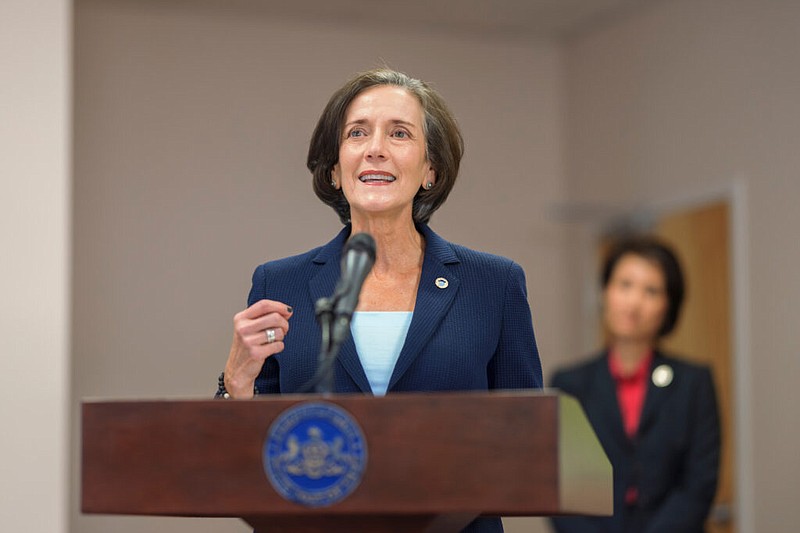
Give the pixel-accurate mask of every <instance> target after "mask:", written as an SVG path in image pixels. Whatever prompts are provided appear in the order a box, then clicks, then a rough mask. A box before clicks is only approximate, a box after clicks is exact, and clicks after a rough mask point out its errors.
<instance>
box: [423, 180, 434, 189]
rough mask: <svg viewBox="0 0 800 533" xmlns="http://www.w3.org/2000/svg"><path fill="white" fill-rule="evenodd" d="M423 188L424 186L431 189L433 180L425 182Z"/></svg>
mask: <svg viewBox="0 0 800 533" xmlns="http://www.w3.org/2000/svg"><path fill="white" fill-rule="evenodd" d="M425 188H426V189H428V190H431V189H433V182H432V181H429V182H428V183H426V184H425Z"/></svg>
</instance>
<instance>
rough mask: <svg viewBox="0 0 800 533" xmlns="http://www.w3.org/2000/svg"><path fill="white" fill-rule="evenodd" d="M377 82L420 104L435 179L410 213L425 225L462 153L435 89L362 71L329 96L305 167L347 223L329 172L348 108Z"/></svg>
mask: <svg viewBox="0 0 800 533" xmlns="http://www.w3.org/2000/svg"><path fill="white" fill-rule="evenodd" d="M380 85H394V86H397V87H402V88H403V89H405V90H407V91H408V92H409V93H411V94H412V95H414V96H415V97H416V98H417V100H419V102H420V105H421V106H422V110H423V112H424V115H425V121H424V124H423V130H424V133H425V141H426V147H425V151H426V155H427V157H428V161H430V163H431V166H432V167H433V169H434V170H435V171H436V183H435V185H434V186H433V188H431V189H430V190H425V189H420V191H419V192H418V193H417V195H416V196H415V197H414V203H413V209H412V214H413V217H414V222H417V223H426V222H428V220H429V219H430V218H431V215H432V214H433V212H434V211H436V210H437V209H438V208H439V206H441V205H442V204H443V203H444V201H445V200H446V199H447V196H448V195H449V194H450V191H451V190H452V189H453V185H454V184H455V181H456V177H457V176H458V167H459V165H460V164H461V156H462V155H463V153H464V139H463V138H462V136H461V132H460V131H459V129H458V125H457V124H456V121H455V118H453V115H452V114H451V113H450V111H449V109H448V108H447V105H446V104H445V103H444V100H443V99H442V97H441V96H440V95H439V93H437V92H436V91H434V90H433V89H432V88H430V87H429V86H428V85H427V84H426V83H425V82H423V81H421V80H418V79H415V78H412V77H410V76H408V75H406V74H403V73H402V72H397V71H394V70H391V69H386V68H379V69H374V70H370V71H367V72H363V73H361V74H359V75H357V76H356V77H355V78H353V79H351V80H350V81H348V82H347V83H346V84H345V85H344V86H343V87H342V88H340V89H339V90H338V91H336V92H335V93H334V94H333V96H331V99H330V101H329V102H328V105H327V106H325V110H324V111H323V112H322V115H321V116H320V118H319V122H317V127H316V128H315V129H314V133H313V135H312V136H311V142H310V144H309V147H308V160H307V162H306V165H307V166H308V169H309V170H310V171H311V173H312V174H313V184H314V192H315V193H316V194H317V196H318V197H319V198H320V199H321V200H322V201H323V202H325V203H326V204H328V205H329V206H331V207H332V208H333V209H334V211H336V212H337V213H338V214H339V218H340V219H341V221H342V223H345V224H346V223H347V222H349V221H350V204H348V203H347V200H346V199H345V197H344V193H342V191H341V190H340V189H336V188H335V187H333V186H332V185H331V172H332V171H333V167H334V166H335V165H336V163H338V162H339V145H340V142H341V137H342V128H343V126H344V119H345V113H346V112H347V107H348V106H349V105H350V102H352V101H353V99H355V97H356V96H358V95H359V94H360V93H361V92H363V91H364V90H366V89H369V88H371V87H377V86H380Z"/></svg>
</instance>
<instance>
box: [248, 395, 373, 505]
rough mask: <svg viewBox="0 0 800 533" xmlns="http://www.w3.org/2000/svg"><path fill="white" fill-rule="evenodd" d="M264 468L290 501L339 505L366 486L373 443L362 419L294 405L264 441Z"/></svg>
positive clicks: (320, 405) (331, 408) (319, 405)
mask: <svg viewBox="0 0 800 533" xmlns="http://www.w3.org/2000/svg"><path fill="white" fill-rule="evenodd" d="M263 461H264V470H265V472H266V474H267V477H268V478H269V481H270V483H271V484H272V487H273V488H274V489H275V491H276V492H278V494H280V495H281V496H283V497H284V498H285V499H287V500H289V501H292V502H295V503H299V504H302V505H306V506H309V507H325V506H329V505H333V504H335V503H337V502H339V501H341V500H343V499H344V498H346V497H347V496H349V495H350V494H351V493H352V492H353V491H354V490H355V489H356V488H357V487H358V485H359V484H360V483H361V478H362V476H363V474H364V470H365V469H366V465H367V443H366V440H365V439H364V434H363V432H362V431H361V428H360V427H359V425H358V423H357V422H356V420H355V419H354V418H353V417H352V416H351V415H350V414H349V413H348V412H347V411H345V410H344V409H342V408H341V407H339V406H338V405H335V404H332V403H324V402H308V403H301V404H298V405H296V406H293V407H290V408H289V409H287V410H286V411H284V412H283V413H281V415H280V416H279V417H278V418H277V419H276V420H275V421H274V422H273V423H272V425H271V426H270V428H269V431H268V435H267V439H266V441H265V442H264V453H263Z"/></svg>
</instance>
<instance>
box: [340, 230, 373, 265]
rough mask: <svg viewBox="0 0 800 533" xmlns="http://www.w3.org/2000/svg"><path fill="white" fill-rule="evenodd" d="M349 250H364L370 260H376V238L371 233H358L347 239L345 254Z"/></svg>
mask: <svg viewBox="0 0 800 533" xmlns="http://www.w3.org/2000/svg"><path fill="white" fill-rule="evenodd" d="M349 251H354V252H364V253H366V254H367V255H368V256H369V258H370V262H374V261H375V239H373V238H372V235H370V234H369V233H356V234H355V235H353V236H352V237H350V239H349V240H348V241H347V244H345V246H344V252H343V253H344V254H347V252H349Z"/></svg>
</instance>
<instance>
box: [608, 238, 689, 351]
mask: <svg viewBox="0 0 800 533" xmlns="http://www.w3.org/2000/svg"><path fill="white" fill-rule="evenodd" d="M629 254H632V255H637V256H639V257H642V258H644V259H647V260H649V261H652V262H654V263H655V264H657V265H658V267H659V268H660V269H661V272H663V273H664V281H665V282H666V289H667V301H668V307H667V313H666V315H665V316H664V322H663V323H662V324H661V329H660V330H659V331H658V335H659V337H663V336H664V335H667V334H668V333H670V332H671V331H672V330H673V329H674V328H675V325H676V324H677V322H678V316H679V315H680V311H681V305H682V304H683V296H684V291H685V286H684V280H683V273H682V271H681V266H680V263H679V262H678V258H677V256H676V255H675V253H674V252H673V251H672V249H671V248H670V247H669V246H667V245H666V244H664V243H663V242H661V241H659V240H658V239H656V238H654V237H644V236H639V237H626V238H624V239H621V240H620V241H618V242H617V243H615V244H614V245H613V246H612V247H611V250H610V251H609V253H608V256H607V257H606V261H605V264H604V265H603V270H602V273H601V280H600V281H601V284H602V287H603V288H604V289H605V288H606V286H607V285H608V282H609V281H610V280H611V274H612V273H613V272H614V267H616V266H617V263H618V262H619V260H620V259H622V257H624V256H626V255H629Z"/></svg>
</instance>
